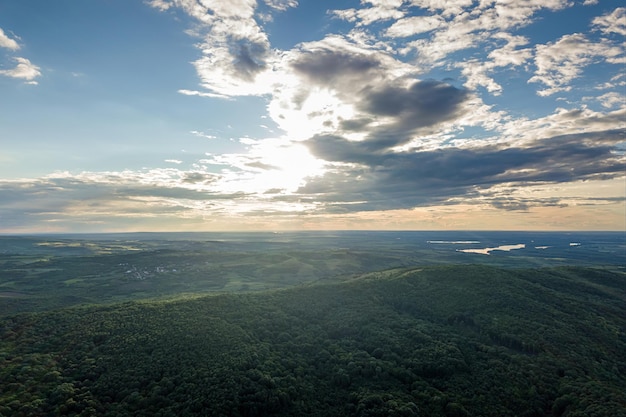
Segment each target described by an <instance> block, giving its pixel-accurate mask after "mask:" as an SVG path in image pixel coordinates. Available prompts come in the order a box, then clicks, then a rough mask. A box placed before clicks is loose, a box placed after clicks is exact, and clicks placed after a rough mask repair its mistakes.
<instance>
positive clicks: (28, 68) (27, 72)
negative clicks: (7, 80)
mask: <svg viewBox="0 0 626 417" xmlns="http://www.w3.org/2000/svg"><path fill="white" fill-rule="evenodd" d="M13 59H14V60H15V61H16V62H17V65H16V66H15V68H13V69H9V70H0V75H4V76H7V77H11V78H18V79H22V80H25V81H28V82H29V84H36V83H37V82H36V81H34V80H35V78H37V77H39V76H40V75H41V71H39V69H40V68H39V67H38V66H37V65H35V64H33V63H31V62H30V61H29V60H28V59H26V58H20V57H17V58H13Z"/></svg>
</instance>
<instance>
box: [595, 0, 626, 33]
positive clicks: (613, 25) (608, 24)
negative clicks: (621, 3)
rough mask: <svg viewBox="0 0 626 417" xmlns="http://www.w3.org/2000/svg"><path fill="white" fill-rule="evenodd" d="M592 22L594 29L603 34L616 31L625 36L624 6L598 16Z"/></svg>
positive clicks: (625, 13)
mask: <svg viewBox="0 0 626 417" xmlns="http://www.w3.org/2000/svg"><path fill="white" fill-rule="evenodd" d="M592 23H593V26H594V28H595V29H597V30H600V31H601V32H602V33H604V34H607V35H608V34H611V33H617V34H618V35H622V36H626V7H618V8H617V9H615V10H613V12H611V13H609V14H605V15H603V16H598V17H596V18H594V19H593V21H592ZM622 41H623V39H622Z"/></svg>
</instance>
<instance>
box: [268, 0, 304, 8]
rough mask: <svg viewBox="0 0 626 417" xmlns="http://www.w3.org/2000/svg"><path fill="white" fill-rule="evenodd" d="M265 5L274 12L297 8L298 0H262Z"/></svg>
mask: <svg viewBox="0 0 626 417" xmlns="http://www.w3.org/2000/svg"><path fill="white" fill-rule="evenodd" d="M263 1H264V3H265V4H267V5H268V6H269V7H271V8H272V9H276V10H281V11H283V10H287V9H289V8H290V7H297V6H298V0H263Z"/></svg>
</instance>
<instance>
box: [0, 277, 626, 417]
mask: <svg viewBox="0 0 626 417" xmlns="http://www.w3.org/2000/svg"><path fill="white" fill-rule="evenodd" d="M625 332H626V276H625V275H624V274H623V273H618V272H611V271H607V270H601V269H585V268H558V269H525V270H511V269H506V270H505V269H498V268H495V267H487V266H463V265H457V266H447V267H424V268H420V269H396V270H390V271H387V272H378V273H372V274H368V275H364V276H361V277H359V278H357V279H354V280H353V281H348V282H342V283H337V284H324V285H322V284H317V285H304V286H300V287H296V288H290V289H283V290H274V291H267V292H258V293H236V294H222V295H211V296H202V297H195V298H187V299H176V300H170V301H163V300H160V301H135V302H127V303H123V304H116V305H109V306H94V307H73V308H67V309H61V310H56V311H49V312H42V313H24V314H20V315H15V316H11V317H4V318H2V319H0V387H1V389H0V415H2V416H41V415H80V416H96V415H98V416H191V415H198V416H269V415H273V416H527V417H529V416H625V415H626V411H625V410H626V334H625Z"/></svg>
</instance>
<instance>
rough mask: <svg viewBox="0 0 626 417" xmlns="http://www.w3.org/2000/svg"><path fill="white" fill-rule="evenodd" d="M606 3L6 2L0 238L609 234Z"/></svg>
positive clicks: (623, 198)
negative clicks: (519, 232)
mask: <svg viewBox="0 0 626 417" xmlns="http://www.w3.org/2000/svg"><path fill="white" fill-rule="evenodd" d="M625 35H626V7H624V6H623V3H622V2H621V1H618V0H496V1H494V0H474V1H472V0H448V1H445V2H444V1H435V0H362V1H360V2H359V1H352V0H335V1H323V0H228V1H226V0H144V1H141V0H91V1H84V0H55V1H54V2H52V1H48V0H3V1H2V2H0V233H44V232H45V233H55V232H59V233H62V232H127V231H282V230H353V229H361V230H550V231H551V230H616V231H626V154H625V152H626V134H625V132H626V70H625V69H626V48H625Z"/></svg>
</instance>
